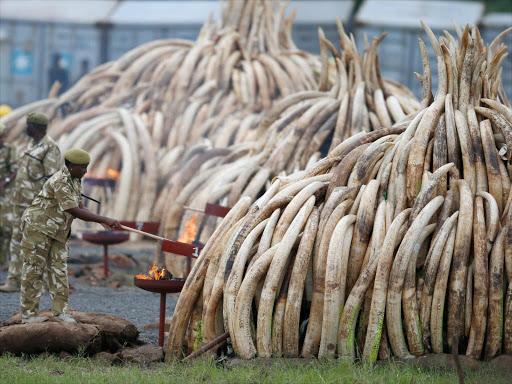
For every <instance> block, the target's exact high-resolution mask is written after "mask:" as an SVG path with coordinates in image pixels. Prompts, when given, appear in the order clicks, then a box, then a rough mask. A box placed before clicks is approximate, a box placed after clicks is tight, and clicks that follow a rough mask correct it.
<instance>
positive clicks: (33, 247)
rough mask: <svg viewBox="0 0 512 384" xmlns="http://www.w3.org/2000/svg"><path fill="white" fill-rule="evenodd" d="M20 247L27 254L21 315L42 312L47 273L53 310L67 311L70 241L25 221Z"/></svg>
mask: <svg viewBox="0 0 512 384" xmlns="http://www.w3.org/2000/svg"><path fill="white" fill-rule="evenodd" d="M20 249H21V256H22V257H23V268H22V274H21V295H20V302H21V315H22V316H23V317H29V316H34V315H36V314H37V313H38V311H39V299H40V297H41V288H42V286H43V279H44V277H45V276H47V278H48V291H49V292H50V297H51V299H52V312H53V314H54V315H59V314H61V313H65V312H66V310H67V306H68V298H69V285H68V266H67V263H66V259H67V257H68V247H67V245H66V244H64V243H61V242H59V241H57V240H55V239H52V238H51V237H48V236H46V235H45V234H43V233H41V232H39V231H37V229H36V228H34V227H32V226H30V225H25V226H24V228H23V238H22V241H21V247H20Z"/></svg>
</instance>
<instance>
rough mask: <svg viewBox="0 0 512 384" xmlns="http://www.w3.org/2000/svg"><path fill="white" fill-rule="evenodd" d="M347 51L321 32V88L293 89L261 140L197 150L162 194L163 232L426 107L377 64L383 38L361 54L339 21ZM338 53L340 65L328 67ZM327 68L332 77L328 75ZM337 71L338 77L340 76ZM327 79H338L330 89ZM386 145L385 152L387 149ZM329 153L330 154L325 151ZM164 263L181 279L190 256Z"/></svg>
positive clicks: (267, 120)
mask: <svg viewBox="0 0 512 384" xmlns="http://www.w3.org/2000/svg"><path fill="white" fill-rule="evenodd" d="M338 31H339V41H340V46H341V52H339V51H338V50H337V49H336V48H335V47H334V45H333V44H332V43H331V42H330V41H328V40H327V39H326V38H325V36H324V34H323V32H322V31H321V30H320V36H319V38H320V46H321V58H322V63H323V65H322V71H321V73H320V84H319V89H318V90H315V91H302V92H298V93H294V94H291V95H289V96H287V97H285V98H283V99H281V100H280V101H277V102H276V103H275V104H274V107H272V108H271V109H270V110H269V111H268V112H267V113H266V114H265V116H264V119H263V120H262V121H261V123H260V124H259V126H258V128H257V130H258V131H259V132H260V134H258V137H259V138H260V139H259V140H258V141H257V142H252V143H248V142H245V143H242V144H236V145H233V146H230V147H228V148H223V149H218V148H212V149H207V148H205V147H204V146H203V147H202V148H201V147H197V148H194V149H192V150H191V151H192V152H194V156H193V157H191V159H190V160H188V161H187V162H186V163H184V164H183V168H182V169H181V170H179V171H177V172H176V173H174V175H173V177H172V179H170V180H169V189H168V191H167V192H164V193H163V194H161V195H160V196H161V197H162V198H161V199H159V201H158V202H157V207H158V208H157V209H156V211H158V212H162V216H161V217H159V219H161V220H162V230H163V231H162V233H163V235H164V236H165V237H168V238H177V236H179V234H181V233H183V232H184V228H185V226H186V225H187V223H188V222H189V220H191V218H192V216H193V215H197V214H196V213H194V212H191V211H187V210H185V209H184V207H192V208H196V209H202V208H203V207H204V206H205V204H206V203H220V204H223V205H226V206H229V207H231V206H233V205H234V204H235V203H236V202H237V201H238V200H239V199H240V197H241V196H249V197H250V198H251V202H253V201H254V200H255V199H256V198H257V196H258V195H260V194H261V193H262V190H265V189H266V188H268V186H269V185H270V181H271V180H272V178H274V177H275V176H277V175H279V174H282V173H283V172H288V173H289V172H293V171H296V170H303V169H306V168H308V167H309V166H311V165H312V164H314V163H315V162H316V161H317V160H318V159H319V158H320V156H321V151H322V149H323V148H325V149H324V151H325V152H327V150H328V148H329V146H330V147H332V148H334V147H335V146H336V144H339V143H340V142H341V141H342V140H344V139H346V138H348V137H349V136H351V135H353V134H355V133H358V132H361V131H372V130H375V129H380V128H382V127H384V128H390V127H391V126H392V125H393V124H394V123H397V122H400V121H402V120H404V119H405V118H406V116H407V115H412V114H413V113H414V112H416V111H417V110H418V109H419V108H420V103H419V102H418V101H416V99H415V98H414V96H413V95H412V93H411V92H410V91H409V90H408V89H407V88H405V87H404V86H403V85H401V84H398V83H395V82H390V81H387V80H383V79H382V77H381V75H380V69H379V66H378V52H377V50H378V46H379V43H380V42H381V41H382V39H383V38H384V35H382V36H379V37H378V38H376V39H374V40H373V41H372V43H371V44H370V45H369V46H368V47H367V49H366V50H365V51H364V53H363V54H359V52H358V49H357V47H356V44H355V42H354V40H353V39H351V38H350V37H349V36H347V34H346V33H345V31H344V29H343V27H342V25H341V23H338ZM329 54H332V56H333V59H334V63H335V68H334V70H332V69H330V68H329V61H328V55H329ZM329 73H330V74H331V75H330V76H328V75H329ZM333 75H336V76H335V77H334V76H333ZM329 77H331V78H332V77H334V79H333V84H332V86H329V84H328V83H329V80H328V78H329ZM386 145H388V146H389V144H385V145H384V146H382V147H381V150H380V152H379V153H376V154H375V160H378V159H377V158H378V156H379V154H380V155H382V153H383V152H384V149H385V147H386ZM324 155H325V153H324ZM215 224H216V221H215V219H210V221H209V224H208V225H206V226H205V228H204V229H203V232H202V233H201V237H200V240H201V241H202V242H203V243H204V242H206V241H207V240H208V238H209V236H210V235H211V233H212V232H213V230H214V229H215ZM166 266H167V268H168V269H169V270H170V271H171V272H172V273H173V274H174V275H176V276H183V275H184V274H185V271H186V260H184V259H183V258H182V257H175V256H173V255H166Z"/></svg>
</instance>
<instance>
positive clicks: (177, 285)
mask: <svg viewBox="0 0 512 384" xmlns="http://www.w3.org/2000/svg"><path fill="white" fill-rule="evenodd" d="M133 282H134V284H135V286H136V287H139V288H141V289H144V290H145V291H149V292H156V293H159V294H160V317H159V322H158V345H159V346H161V347H163V346H164V331H165V306H166V297H167V294H168V293H177V292H181V290H182V289H183V286H184V285H185V279H171V280H145V279H137V278H134V279H133Z"/></svg>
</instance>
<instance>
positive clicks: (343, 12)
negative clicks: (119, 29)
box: [0, 0, 354, 25]
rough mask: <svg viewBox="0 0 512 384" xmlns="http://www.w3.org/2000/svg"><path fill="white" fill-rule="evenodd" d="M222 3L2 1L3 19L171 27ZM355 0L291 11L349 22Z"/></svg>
mask: <svg viewBox="0 0 512 384" xmlns="http://www.w3.org/2000/svg"><path fill="white" fill-rule="evenodd" d="M221 3H222V2H221V1H212V0H195V1H184V0H168V1H161V0H160V1H158V0H149V1H147V0H124V1H123V0H0V18H1V19H6V20H27V21H41V22H63V23H83V24H95V23H98V22H110V23H113V24H132V25H133V24H135V25H168V24H203V23H204V22H205V21H206V19H207V18H208V15H210V14H212V15H213V16H214V18H215V19H216V20H219V19H220V13H221ZM353 4H354V2H353V1H352V0H347V1H339V0H316V1H315V0H304V1H302V0H300V1H298V0H295V1H291V3H290V4H289V6H288V12H292V11H296V12H297V13H296V18H295V21H296V22H298V23H305V24H319V23H333V22H334V20H335V19H336V17H339V18H340V20H341V21H347V20H348V18H349V16H350V13H351V11H352V7H353Z"/></svg>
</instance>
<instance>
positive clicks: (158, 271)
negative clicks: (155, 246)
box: [135, 264, 168, 280]
mask: <svg viewBox="0 0 512 384" xmlns="http://www.w3.org/2000/svg"><path fill="white" fill-rule="evenodd" d="M167 274H168V272H167V270H166V269H165V268H159V267H157V266H156V265H154V264H153V265H152V266H151V268H150V269H149V272H148V273H147V275H146V274H144V275H143V274H138V275H135V278H136V279H139V280H163V279H164V278H165V277H166V275H167Z"/></svg>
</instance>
